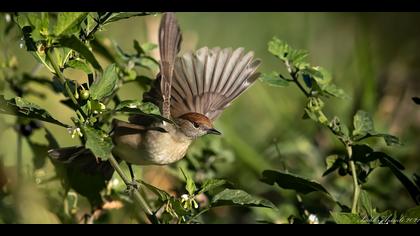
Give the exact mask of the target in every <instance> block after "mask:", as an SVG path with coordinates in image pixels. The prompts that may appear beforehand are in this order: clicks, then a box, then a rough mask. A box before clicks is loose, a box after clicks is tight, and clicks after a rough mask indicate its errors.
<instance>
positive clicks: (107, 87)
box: [90, 64, 118, 100]
mask: <svg viewBox="0 0 420 236" xmlns="http://www.w3.org/2000/svg"><path fill="white" fill-rule="evenodd" d="M117 81H118V73H117V66H116V65H115V64H111V65H109V66H108V67H107V68H106V69H105V71H104V73H103V75H102V78H100V79H97V80H95V81H94V82H93V84H92V85H91V86H90V93H91V96H92V98H93V99H96V100H101V99H102V98H104V97H107V96H109V95H111V94H112V93H113V92H114V90H115V88H116V87H117Z"/></svg>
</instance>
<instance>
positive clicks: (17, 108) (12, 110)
mask: <svg viewBox="0 0 420 236" xmlns="http://www.w3.org/2000/svg"><path fill="white" fill-rule="evenodd" d="M0 114H8V115H15V116H20V117H25V118H31V119H37V120H41V121H45V122H49V123H53V124H56V125H60V126H63V127H68V125H65V124H63V123H61V122H60V121H58V120H56V119H54V118H53V117H52V116H51V115H50V113H48V112H47V111H46V110H44V109H43V108H41V107H39V106H38V105H35V104H33V103H31V102H28V101H26V100H25V99H23V98H21V97H16V98H12V99H9V100H6V99H5V98H4V96H3V95H0Z"/></svg>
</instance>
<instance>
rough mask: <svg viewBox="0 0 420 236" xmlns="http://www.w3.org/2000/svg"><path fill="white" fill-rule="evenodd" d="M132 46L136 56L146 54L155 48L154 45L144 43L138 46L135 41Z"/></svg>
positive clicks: (137, 42)
mask: <svg viewBox="0 0 420 236" xmlns="http://www.w3.org/2000/svg"><path fill="white" fill-rule="evenodd" d="M133 44H134V49H135V50H136V52H137V56H141V55H144V54H147V53H149V52H150V51H152V50H153V49H155V48H157V45H156V44H154V43H149V42H146V43H143V44H141V45H140V43H139V41H137V40H134V42H133Z"/></svg>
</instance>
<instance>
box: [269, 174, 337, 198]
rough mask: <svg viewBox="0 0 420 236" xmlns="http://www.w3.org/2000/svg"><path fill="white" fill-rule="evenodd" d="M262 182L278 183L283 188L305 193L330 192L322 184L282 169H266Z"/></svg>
mask: <svg viewBox="0 0 420 236" xmlns="http://www.w3.org/2000/svg"><path fill="white" fill-rule="evenodd" d="M262 182H264V183H267V184H270V185H273V184H274V183H277V184H278V185H279V186H280V187H281V188H284V189H292V190H295V191H297V192H299V193H303V194H307V193H311V192H316V191H319V192H324V193H326V194H329V193H328V191H327V190H326V189H325V188H324V187H323V186H322V185H321V184H319V183H317V182H315V181H312V180H309V179H306V178H304V177H301V176H298V175H294V174H290V173H284V172H280V171H273V170H265V171H264V172H263V178H262Z"/></svg>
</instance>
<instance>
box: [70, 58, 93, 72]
mask: <svg viewBox="0 0 420 236" xmlns="http://www.w3.org/2000/svg"><path fill="white" fill-rule="evenodd" d="M66 67H70V68H73V69H76V70H81V71H83V72H85V73H86V74H91V73H92V70H91V69H90V67H89V66H88V65H87V64H86V63H85V62H83V61H81V60H70V61H68V62H67V63H66Z"/></svg>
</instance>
